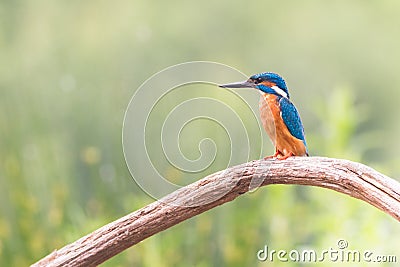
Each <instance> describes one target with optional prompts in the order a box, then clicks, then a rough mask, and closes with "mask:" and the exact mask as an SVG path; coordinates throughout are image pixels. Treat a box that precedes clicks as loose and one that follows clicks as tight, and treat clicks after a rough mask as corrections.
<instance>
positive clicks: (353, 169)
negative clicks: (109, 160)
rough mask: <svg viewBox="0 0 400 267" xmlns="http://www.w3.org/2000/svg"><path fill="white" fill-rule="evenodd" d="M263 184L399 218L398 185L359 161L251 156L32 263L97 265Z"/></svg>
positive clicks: (37, 264) (36, 264)
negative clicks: (320, 193)
mask: <svg viewBox="0 0 400 267" xmlns="http://www.w3.org/2000/svg"><path fill="white" fill-rule="evenodd" d="M269 184H298V185H310V186H319V187H324V188H329V189H332V190H335V191H337V192H340V193H344V194H347V195H349V196H352V197H355V198H358V199H361V200H363V201H366V202H368V203H370V204H371V205H373V206H375V207H377V208H378V209H380V210H382V211H384V212H386V213H387V214H389V215H391V216H392V217H394V218H395V219H396V220H398V221H400V184H399V183H398V182H397V181H395V180H393V179H391V178H389V177H387V176H385V175H382V174H380V173H379V172H377V171H375V170H373V169H372V168H370V167H367V166H365V165H363V164H360V163H355V162H351V161H347V160H339V159H331V158H322V157H293V158H289V159H287V160H283V161H279V160H255V161H251V162H248V163H245V164H241V165H238V166H234V167H231V168H228V169H226V170H223V171H220V172H217V173H214V174H211V175H209V176H207V177H205V178H203V179H201V180H199V181H197V182H195V183H192V184H190V185H188V186H185V187H183V188H181V189H179V190H177V191H175V192H173V193H171V194H169V195H168V196H166V197H164V198H163V199H161V200H159V201H156V202H153V203H151V204H149V205H148V206H146V207H144V208H142V209H140V210H137V211H135V212H132V213H131V214H128V215H126V216H124V217H122V218H120V219H118V220H116V221H114V222H112V223H110V224H107V225H105V226H103V227H101V228H99V229H97V230H96V231H94V232H92V233H90V234H88V235H86V236H84V237H82V238H81V239H79V240H77V241H75V242H74V243H71V244H69V245H66V246H65V247H63V248H61V249H59V250H56V251H54V252H52V253H51V254H50V255H48V256H47V257H45V258H43V259H41V260H40V261H38V262H37V263H35V264H33V265H32V266H66V265H67V266H68V265H69V266H94V265H98V264H100V263H102V262H104V261H106V260H107V259H109V258H111V257H113V256H114V255H116V254H118V253H120V252H122V251H123V250H125V249H127V248H129V247H131V246H133V245H135V244H137V243H138V242H140V241H142V240H144V239H146V238H148V237H150V236H152V235H154V234H156V233H159V232H161V231H163V230H165V229H168V228H170V227H171V226H173V225H176V224H178V223H180V222H182V221H184V220H187V219H189V218H191V217H193V216H196V215H198V214H200V213H203V212H204V211H207V210H209V209H212V208H213V207H216V206H219V205H221V204H223V203H226V202H229V201H232V200H234V199H235V198H237V197H238V196H240V195H242V194H244V193H246V192H248V191H249V190H253V189H255V188H257V187H258V186H265V185H269ZM171 203H172V204H171Z"/></svg>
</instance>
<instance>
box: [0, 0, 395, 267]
mask: <svg viewBox="0 0 400 267" xmlns="http://www.w3.org/2000/svg"><path fill="white" fill-rule="evenodd" d="M399 12H400V2H399V1H394V0H392V1H386V0H385V1H365V0H358V1H356V0H353V1H344V0H343V1H316V0H313V1H312V0H306V1H279V2H278V1H242V2H236V3H234V2H232V1H227V0H224V1H218V2H217V1H208V0H206V1H202V2H201V3H200V2H194V1H165V2H161V1H104V0H103V1H61V0H60V1H50V0H38V1H32V0H31V1H19V0H1V1H0V60H1V64H0V266H26V265H28V264H31V263H33V262H35V261H37V260H39V259H40V258H42V257H43V256H45V255H47V254H48V253H50V252H51V251H53V250H54V249H57V248H60V247H62V246H63V245H65V244H67V243H70V242H73V241H75V240H76V239H78V238H79V237H81V236H83V235H85V234H87V233H89V232H91V231H93V230H95V229H96V228H98V227H100V226H102V225H104V224H106V223H108V222H111V221H113V220H115V219H117V218H119V217H121V216H123V215H125V214H127V213H129V212H131V211H134V210H136V209H139V208H141V207H143V206H144V205H146V204H148V203H151V202H152V201H153V199H152V198H150V197H149V196H148V195H146V194H145V193H144V192H143V191H142V190H141V189H140V188H139V186H138V185H137V184H136V183H135V182H134V181H133V179H132V178H131V176H130V174H129V172H128V170H127V167H126V164H125V161H124V157H123V153H122V144H121V132H122V122H123V116H124V111H125V109H126V107H127V105H128V103H129V99H130V98H131V97H132V95H133V93H134V92H135V90H136V89H137V88H138V87H139V86H140V85H141V84H142V83H143V82H144V81H145V80H146V79H147V78H149V77H150V76H151V75H152V74H154V73H156V72H158V71H160V70H162V69H163V68H165V67H168V66H171V65H174V64H177V63H181V62H186V61H192V60H210V61H216V62H221V63H224V64H227V65H230V66H233V67H235V68H237V69H239V70H241V71H243V72H244V73H246V74H248V75H250V74H253V73H258V72H262V71H275V72H278V73H280V74H282V75H283V76H284V77H285V78H286V81H287V83H288V86H289V88H290V93H291V96H292V99H293V101H294V103H295V104H296V106H297V107H298V109H299V111H300V113H301V115H302V118H303V122H304V125H305V128H306V134H307V141H308V144H309V149H310V152H311V154H312V155H321V156H329V157H339V158H346V159H350V160H355V161H360V162H362V163H364V164H367V165H370V166H371V167H374V168H376V169H377V170H379V171H381V172H383V173H385V174H387V175H389V176H391V177H394V178H397V177H399V176H400V158H399V155H398V151H400V145H399V143H398V142H397V138H398V136H400V124H399V118H398V114H399V111H400V107H399V105H398V101H399V98H400V90H399V88H400V75H399V73H398V72H399V70H400V49H399V47H400V20H399V19H398V16H399ZM254 101H255V103H254V104H255V105H257V101H258V99H257V97H255V98H254ZM160 123H162V121H161V120H160ZM210 127H211V126H210ZM201 129H204V132H205V133H207V131H208V129H207V128H205V127H203V128H200V131H201ZM198 130H199V129H198ZM200 133H201V132H200ZM216 138H217V140H218V137H216ZM264 138H266V137H265V136H264ZM221 139H222V138H221ZM265 140H266V139H265ZM189 141H190V140H189ZM264 143H265V146H264V147H263V150H264V151H265V154H271V153H272V152H273V148H272V147H271V146H270V144H269V142H268V141H266V142H264ZM187 145H188V146H189V145H191V146H192V147H197V144H195V145H194V146H193V144H187ZM219 151H220V152H219V153H224V152H223V151H224V150H222V152H221V150H219ZM223 155H224V154H223ZM225 167H226V166H223V165H218V166H214V168H216V169H218V168H219V169H223V168H225ZM167 171H168V170H166V172H167ZM165 175H171V172H170V173H166V174H165ZM172 176H173V172H172ZM340 238H344V239H346V240H347V241H348V242H349V248H350V249H358V250H361V251H362V250H371V251H373V252H375V253H376V254H382V255H397V261H400V251H399V247H398V242H399V240H400V226H399V224H398V222H397V221H395V220H394V219H393V218H391V217H390V216H389V215H386V214H384V213H382V212H380V211H378V210H377V209H375V208H373V207H372V206H370V205H368V204H366V203H363V202H361V201H358V200H356V199H351V198H349V197H347V196H344V195H341V194H338V193H336V192H332V191H328V190H325V189H321V188H309V187H307V188H306V187H300V186H271V187H268V188H263V189H261V190H257V191H256V192H255V193H252V194H248V195H246V196H242V197H241V198H239V199H237V200H235V201H234V202H232V203H229V204H226V205H224V206H222V207H218V208H216V209H213V210H212V211H209V212H207V213H205V214H202V215H200V216H198V217H196V218H193V219H191V220H188V221H186V222H184V223H181V224H179V225H177V226H175V227H173V228H172V229H169V230H167V231H165V232H163V233H160V234H158V235H156V236H153V237H151V238H149V239H147V240H145V241H143V242H142V243H140V244H138V245H136V246H135V247H133V248H130V249H128V250H127V251H125V252H123V253H121V254H120V255H118V256H116V257H114V258H112V259H110V260H109V261H107V262H106V263H104V264H103V266H130V265H135V266H266V265H270V264H271V263H268V261H267V262H259V261H258V260H257V257H256V253H257V251H258V250H260V249H262V248H263V247H264V245H268V246H269V247H270V248H271V249H276V250H279V249H286V250H291V249H296V248H297V249H299V248H314V249H316V250H323V249H329V247H333V248H336V242H337V240H338V239H340ZM273 264H274V266H299V265H301V264H299V263H290V262H289V263H280V262H274V263H273ZM331 264H332V263H331V262H329V261H328V262H325V263H322V264H321V266H331ZM348 266H353V265H352V264H348ZM377 266H392V265H391V264H379V265H377Z"/></svg>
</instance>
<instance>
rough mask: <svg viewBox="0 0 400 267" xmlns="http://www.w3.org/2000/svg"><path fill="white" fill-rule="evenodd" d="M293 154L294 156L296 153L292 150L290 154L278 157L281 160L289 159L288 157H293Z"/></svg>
mask: <svg viewBox="0 0 400 267" xmlns="http://www.w3.org/2000/svg"><path fill="white" fill-rule="evenodd" d="M292 156H294V154H293V152H290V153H289V154H286V155H285V156H283V157H277V158H278V159H279V160H285V159H287V158H290V157H292Z"/></svg>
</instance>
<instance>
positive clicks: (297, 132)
mask: <svg viewBox="0 0 400 267" xmlns="http://www.w3.org/2000/svg"><path fill="white" fill-rule="evenodd" d="M278 101H279V106H280V108H281V117H282V119H283V122H284V123H285V125H286V127H287V128H288V130H289V132H290V133H291V134H292V135H293V136H294V137H296V138H297V139H300V140H301V141H303V143H304V146H305V147H306V149H307V143H306V137H305V134H304V127H303V124H302V123H301V119H300V115H299V112H298V111H297V109H296V107H295V106H294V105H293V103H292V102H290V100H289V99H287V98H285V97H280V99H278Z"/></svg>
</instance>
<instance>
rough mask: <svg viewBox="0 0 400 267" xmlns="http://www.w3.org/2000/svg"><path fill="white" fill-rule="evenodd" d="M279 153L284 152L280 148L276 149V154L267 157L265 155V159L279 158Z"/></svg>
mask: <svg viewBox="0 0 400 267" xmlns="http://www.w3.org/2000/svg"><path fill="white" fill-rule="evenodd" d="M279 155H282V154H281V152H280V151H279V150H278V149H276V150H275V154H273V155H271V156H266V157H264V159H276V158H278V156H279Z"/></svg>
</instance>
